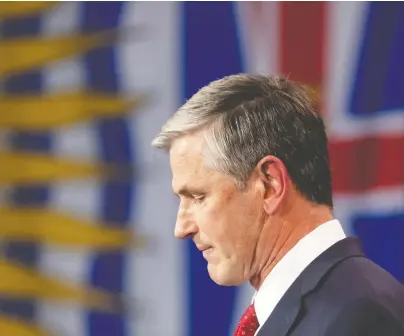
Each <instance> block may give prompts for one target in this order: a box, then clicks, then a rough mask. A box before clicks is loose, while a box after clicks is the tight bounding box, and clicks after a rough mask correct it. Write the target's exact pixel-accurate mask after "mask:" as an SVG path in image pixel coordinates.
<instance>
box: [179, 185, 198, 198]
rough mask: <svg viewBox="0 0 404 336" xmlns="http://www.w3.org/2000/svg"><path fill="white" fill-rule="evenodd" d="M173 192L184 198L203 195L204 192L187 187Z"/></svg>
mask: <svg viewBox="0 0 404 336" xmlns="http://www.w3.org/2000/svg"><path fill="white" fill-rule="evenodd" d="M173 192H174V194H175V195H183V196H189V195H195V194H196V195H198V194H203V192H202V191H201V190H200V189H197V188H193V187H187V186H182V187H181V188H180V189H179V190H178V191H174V190H173Z"/></svg>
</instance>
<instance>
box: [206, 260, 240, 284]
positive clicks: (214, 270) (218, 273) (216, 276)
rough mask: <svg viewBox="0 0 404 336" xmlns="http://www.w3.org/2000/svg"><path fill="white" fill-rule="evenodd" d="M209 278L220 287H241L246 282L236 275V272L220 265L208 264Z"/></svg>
mask: <svg viewBox="0 0 404 336" xmlns="http://www.w3.org/2000/svg"><path fill="white" fill-rule="evenodd" d="M208 273H209V277H210V278H211V279H212V281H213V282H214V283H216V284H217V285H219V286H239V285H241V284H242V283H243V282H244V280H243V279H242V278H241V277H238V276H236V275H235V273H236V272H234V270H231V269H229V268H227V267H223V266H222V267H220V265H210V264H209V263H208Z"/></svg>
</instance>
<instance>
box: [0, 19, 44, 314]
mask: <svg viewBox="0 0 404 336" xmlns="http://www.w3.org/2000/svg"><path fill="white" fill-rule="evenodd" d="M1 31H2V37H3V38H6V39H13V38H18V37H20V36H28V35H29V36H39V34H40V33H41V17H40V16H32V17H25V18H23V19H10V20H5V21H3V22H2V25H1ZM41 90H42V74H41V72H40V71H39V70H29V71H26V72H24V73H21V74H15V75H12V76H11V77H9V78H7V79H6V80H5V81H4V92H5V93H12V94H17V95H18V94H25V93H31V94H37V93H40V92H41ZM10 143H11V146H12V148H14V149H22V150H29V151H36V152H49V151H50V150H51V137H50V134H49V133H47V132H35V133H28V132H15V133H13V134H12V136H11V138H10ZM21 169H24V167H23V166H22V167H21ZM48 198H49V189H48V186H47V185H37V186H32V187H22V186H15V187H14V188H13V190H12V193H11V194H10V196H9V200H10V202H11V203H12V204H15V205H16V206H31V205H35V206H44V205H46V203H47V202H48ZM4 252H5V255H6V257H7V258H9V259H12V260H17V261H19V262H22V263H24V264H26V265H28V266H31V267H35V266H36V264H37V262H38V258H39V253H40V247H39V246H38V244H36V243H33V242H19V243H15V242H14V243H8V244H7V246H6V248H5V251H4ZM0 306H1V307H0V310H1V311H3V312H5V313H6V314H11V315H16V316H19V317H23V318H25V319H28V320H33V319H35V315H36V311H35V302H33V301H31V300H2V301H1V303H0Z"/></svg>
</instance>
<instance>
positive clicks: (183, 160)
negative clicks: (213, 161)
mask: <svg viewBox="0 0 404 336" xmlns="http://www.w3.org/2000/svg"><path fill="white" fill-rule="evenodd" d="M205 153H206V143H205V140H204V137H203V135H202V134H195V135H190V136H186V137H182V138H179V139H177V140H175V141H174V143H173V145H172V147H171V149H170V165H171V171H172V175H173V180H172V185H173V190H174V192H178V191H179V190H181V189H184V188H185V189H191V188H202V187H209V186H212V187H213V185H214V184H221V183H225V182H228V181H227V180H229V177H228V176H227V175H225V174H223V173H221V172H219V171H217V170H215V169H213V168H211V167H209V166H208V165H206V163H205V155H204V154H205Z"/></svg>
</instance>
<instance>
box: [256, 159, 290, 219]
mask: <svg viewBox="0 0 404 336" xmlns="http://www.w3.org/2000/svg"><path fill="white" fill-rule="evenodd" d="M257 171H258V174H259V178H260V180H261V181H262V183H263V185H264V187H265V193H264V209H265V212H266V213H268V214H273V213H274V212H275V211H276V210H277V209H278V207H279V205H280V203H281V201H282V200H283V199H284V198H285V195H286V192H287V191H288V186H289V185H290V179H289V174H288V172H287V170H286V167H285V165H284V164H283V162H282V161H281V160H280V159H278V158H277V157H275V156H272V155H268V156H266V157H264V158H263V159H261V160H260V161H259V162H258V164H257Z"/></svg>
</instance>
